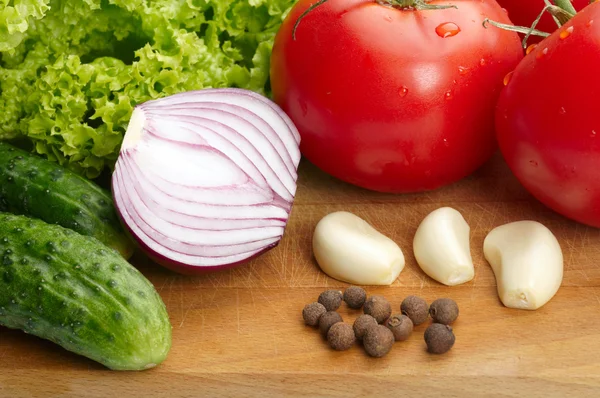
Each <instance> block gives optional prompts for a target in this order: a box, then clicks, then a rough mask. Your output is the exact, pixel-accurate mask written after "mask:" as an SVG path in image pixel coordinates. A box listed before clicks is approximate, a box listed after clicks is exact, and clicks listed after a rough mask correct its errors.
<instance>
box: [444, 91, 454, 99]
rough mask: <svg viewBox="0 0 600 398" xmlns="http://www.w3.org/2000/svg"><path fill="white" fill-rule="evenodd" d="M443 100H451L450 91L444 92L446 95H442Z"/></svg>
mask: <svg viewBox="0 0 600 398" xmlns="http://www.w3.org/2000/svg"><path fill="white" fill-rule="evenodd" d="M444 98H446V99H447V100H449V99H452V91H446V94H444Z"/></svg>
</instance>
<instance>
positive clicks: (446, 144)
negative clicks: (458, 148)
mask: <svg viewBox="0 0 600 398" xmlns="http://www.w3.org/2000/svg"><path fill="white" fill-rule="evenodd" d="M444 146H447V147H448V146H450V143H449V142H448V140H447V139H445V138H444Z"/></svg>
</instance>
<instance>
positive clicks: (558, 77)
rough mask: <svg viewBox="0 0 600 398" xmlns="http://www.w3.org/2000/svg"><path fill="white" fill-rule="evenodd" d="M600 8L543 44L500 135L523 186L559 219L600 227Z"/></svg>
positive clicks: (510, 100)
mask: <svg viewBox="0 0 600 398" xmlns="http://www.w3.org/2000/svg"><path fill="white" fill-rule="evenodd" d="M598 22H600V4H599V3H594V4H591V5H590V6H588V7H586V8H585V9H584V10H583V11H581V12H579V13H578V14H577V15H576V16H575V17H574V18H573V19H571V20H570V21H569V22H567V23H566V24H565V25H564V26H563V27H562V28H560V29H559V30H557V31H556V32H555V33H554V34H553V35H552V36H550V37H548V38H547V39H545V40H544V41H543V42H541V43H540V44H539V45H538V46H537V47H536V48H535V49H534V50H533V51H532V52H531V53H530V54H529V55H528V56H527V57H526V58H525V59H524V60H523V62H521V63H520V64H519V66H518V67H517V68H516V70H515V72H514V74H512V75H509V76H507V78H506V82H507V84H508V85H507V86H506V87H505V88H504V90H503V92H502V95H501V97H500V100H499V103H498V108H497V113H496V128H497V135H498V142H499V144H500V149H501V150H502V154H503V155H504V158H505V159H506V162H507V163H508V165H509V166H510V168H511V170H512V171H513V172H514V174H515V175H516V176H517V178H518V179H519V180H520V181H521V183H522V184H523V185H524V186H525V188H527V190H529V192H531V193H532V194H533V195H534V196H535V197H536V198H537V199H539V200H540V201H541V202H543V203H544V204H545V205H547V206H549V207H550V208H552V209H554V210H555V211H557V212H558V213H560V214H562V215H564V216H566V217H569V218H571V219H573V220H576V221H579V222H581V223H584V224H588V225H592V226H596V227H600V180H599V179H598V170H600V119H599V118H598V117H597V116H596V115H597V109H596V108H597V107H596V104H595V102H594V93H596V92H600V79H598V78H596V74H597V70H598V68H600V51H598V43H597V39H596V38H597V37H598V36H600V24H599V23H598Z"/></svg>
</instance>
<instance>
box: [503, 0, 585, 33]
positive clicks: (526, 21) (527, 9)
mask: <svg viewBox="0 0 600 398" xmlns="http://www.w3.org/2000/svg"><path fill="white" fill-rule="evenodd" d="M497 1H498V3H499V4H500V5H501V6H502V7H504V9H506V11H507V12H508V17H509V18H510V20H511V21H512V22H513V23H514V24H515V25H519V26H531V25H532V24H533V22H534V21H535V20H536V18H537V17H538V16H539V15H540V12H542V10H543V9H544V6H545V4H544V0H497ZM551 3H554V1H552V0H551ZM571 3H572V4H573V7H575V9H576V10H577V11H579V10H581V9H583V8H584V7H585V6H587V5H588V4H589V3H590V0H571ZM557 28H558V25H557V24H556V22H554V19H553V18H552V16H551V15H550V14H549V13H547V12H546V13H545V14H544V16H543V17H542V19H541V20H540V22H539V23H538V25H537V26H536V29H538V30H541V31H542V32H547V33H552V32H554V31H555V30H556V29H557ZM541 40H542V37H539V36H530V38H529V40H528V41H527V42H528V43H537V42H539V41H541Z"/></svg>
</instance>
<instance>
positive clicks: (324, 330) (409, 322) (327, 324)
mask: <svg viewBox="0 0 600 398" xmlns="http://www.w3.org/2000/svg"><path fill="white" fill-rule="evenodd" d="M342 301H343V302H345V303H346V305H348V307H350V308H352V309H360V308H362V309H363V312H364V314H362V315H360V316H359V317H358V318H356V320H355V321H354V324H353V325H350V324H349V323H345V322H344V321H343V319H342V316H341V315H340V314H339V313H338V312H337V310H338V309H339V308H340V306H341V305H342ZM302 316H303V318H304V322H305V323H306V324H307V325H309V326H316V327H318V328H319V331H320V332H321V335H322V336H323V337H324V338H326V339H327V342H328V343H329V345H330V347H331V348H333V349H334V350H338V351H344V350H348V349H349V348H350V347H352V346H353V345H354V343H355V342H356V341H361V342H362V345H363V347H364V349H365V351H366V352H367V354H368V355H370V356H372V357H377V358H380V357H383V356H385V355H387V354H388V353H389V352H390V351H391V350H392V346H393V345H394V342H396V341H404V340H407V339H408V337H409V336H410V334H411V333H412V331H413V327H414V326H416V325H420V324H422V323H424V322H425V321H426V320H427V318H428V317H429V316H431V319H432V320H433V323H432V324H431V325H430V326H429V327H428V328H427V329H426V330H425V334H424V338H425V343H426V344H427V350H428V351H429V352H430V353H433V354H443V353H445V352H447V351H449V350H450V349H451V348H452V346H453V345H454V342H455V336H454V332H453V330H452V327H450V324H452V323H453V322H454V321H455V320H456V318H458V305H457V304H456V302H454V300H452V299H449V298H441V299H437V300H435V301H434V302H433V303H431V305H428V304H427V302H426V301H425V300H424V299H422V298H420V297H417V296H408V297H406V298H405V299H404V301H402V304H401V305H400V313H399V314H393V315H392V306H391V304H390V302H389V301H388V300H386V299H385V297H383V296H379V295H374V296H370V297H369V298H367V292H366V291H365V290H364V289H362V288H360V287H357V286H351V287H349V288H347V289H346V290H345V291H344V293H342V292H341V291H339V290H326V291H324V292H323V293H321V294H320V295H319V298H318V300H317V301H316V302H314V303H311V304H307V305H306V306H305V307H304V309H303V311H302Z"/></svg>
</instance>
